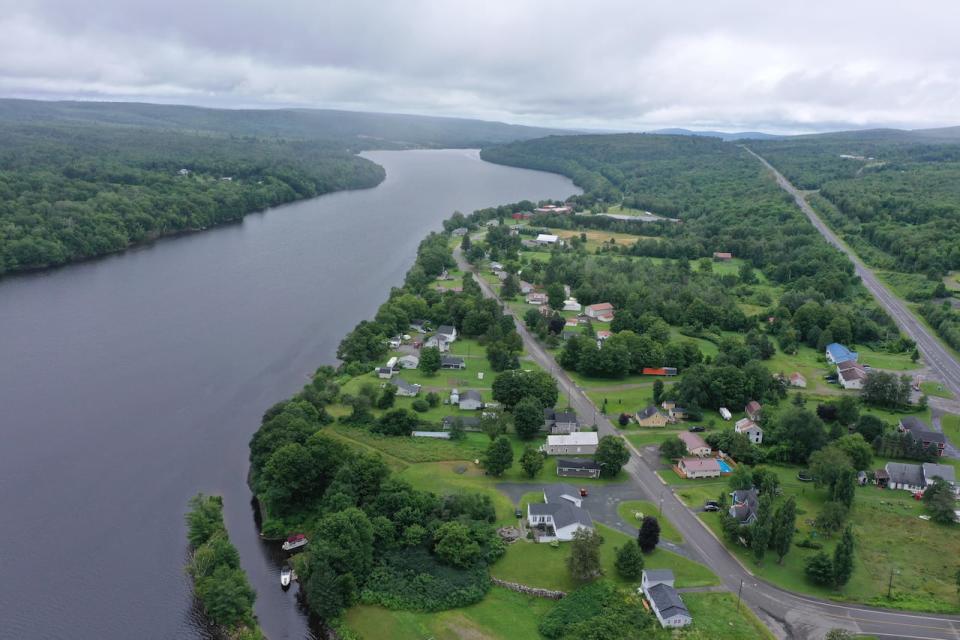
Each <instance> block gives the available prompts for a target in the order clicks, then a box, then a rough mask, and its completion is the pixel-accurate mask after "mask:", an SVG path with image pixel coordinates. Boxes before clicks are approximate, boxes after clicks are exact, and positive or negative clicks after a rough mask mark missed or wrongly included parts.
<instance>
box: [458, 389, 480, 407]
mask: <svg viewBox="0 0 960 640" xmlns="http://www.w3.org/2000/svg"><path fill="white" fill-rule="evenodd" d="M458 404H459V406H460V408H461V409H463V410H465V411H476V410H478V409H483V396H481V395H480V392H479V391H477V390H475V389H467V390H466V391H464V392H463V393H461V394H460V395H459V397H458Z"/></svg>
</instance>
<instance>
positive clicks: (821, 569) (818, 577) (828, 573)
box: [804, 551, 834, 585]
mask: <svg viewBox="0 0 960 640" xmlns="http://www.w3.org/2000/svg"><path fill="white" fill-rule="evenodd" d="M804 573H806V574H807V577H808V578H809V579H810V580H811V581H812V582H815V583H816V584H820V585H829V584H832V583H833V578H834V576H833V560H831V559H830V556H828V555H827V554H825V553H823V552H822V551H821V552H820V553H818V554H817V555H815V556H811V557H810V559H809V560H807V564H806V566H805V567H804Z"/></svg>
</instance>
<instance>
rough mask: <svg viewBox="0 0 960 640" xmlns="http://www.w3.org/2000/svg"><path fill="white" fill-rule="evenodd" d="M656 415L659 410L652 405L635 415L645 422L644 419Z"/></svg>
mask: <svg viewBox="0 0 960 640" xmlns="http://www.w3.org/2000/svg"><path fill="white" fill-rule="evenodd" d="M658 413H660V409H658V408H657V405H655V404H652V405H650V406H649V407H647V408H646V409H644V410H643V411H640V412H638V413H637V417H638V418H640V419H641V420H645V419H647V418H649V417H650V416H652V415H655V414H658Z"/></svg>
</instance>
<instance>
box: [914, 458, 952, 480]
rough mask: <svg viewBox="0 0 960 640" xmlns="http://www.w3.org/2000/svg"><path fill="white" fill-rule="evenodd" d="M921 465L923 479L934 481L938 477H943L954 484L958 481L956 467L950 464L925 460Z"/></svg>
mask: <svg viewBox="0 0 960 640" xmlns="http://www.w3.org/2000/svg"><path fill="white" fill-rule="evenodd" d="M920 466H921V467H922V468H923V479H924V480H926V481H927V482H928V483H931V482H933V479H934V478H937V477H940V478H943V479H944V480H946V481H947V482H949V483H950V484H954V483H955V482H956V476H955V474H954V469H953V467H951V466H950V465H947V464H934V463H932V462H924V463H923V464H922V465H920Z"/></svg>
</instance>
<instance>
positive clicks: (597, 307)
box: [583, 302, 613, 322]
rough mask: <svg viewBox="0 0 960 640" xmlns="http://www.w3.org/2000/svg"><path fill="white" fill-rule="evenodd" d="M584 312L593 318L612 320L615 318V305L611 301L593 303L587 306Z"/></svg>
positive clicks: (604, 320)
mask: <svg viewBox="0 0 960 640" xmlns="http://www.w3.org/2000/svg"><path fill="white" fill-rule="evenodd" d="M583 312H584V314H586V316H587V317H588V318H593V319H594V320H599V321H600V322H610V321H611V320H613V305H612V304H610V303H609V302H600V303H597V304H591V305H589V306H587V308H585V309H584V310H583Z"/></svg>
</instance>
